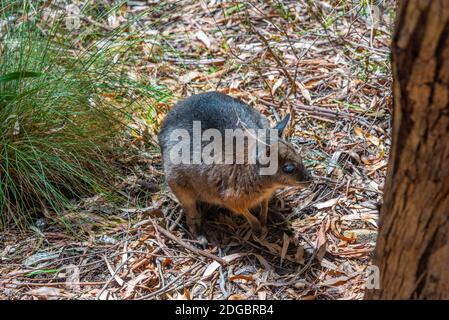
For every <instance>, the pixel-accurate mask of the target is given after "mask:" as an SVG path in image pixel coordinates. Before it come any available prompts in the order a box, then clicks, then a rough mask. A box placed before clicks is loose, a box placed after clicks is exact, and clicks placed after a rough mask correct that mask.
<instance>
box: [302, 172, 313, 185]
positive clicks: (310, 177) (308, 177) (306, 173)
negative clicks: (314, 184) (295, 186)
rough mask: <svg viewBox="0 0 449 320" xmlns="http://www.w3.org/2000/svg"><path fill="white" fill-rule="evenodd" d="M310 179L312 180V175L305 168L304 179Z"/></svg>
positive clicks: (309, 180)
mask: <svg viewBox="0 0 449 320" xmlns="http://www.w3.org/2000/svg"><path fill="white" fill-rule="evenodd" d="M312 180H313V177H312V175H311V174H310V172H309V171H308V170H306V171H305V174H304V181H306V182H311V181H312Z"/></svg>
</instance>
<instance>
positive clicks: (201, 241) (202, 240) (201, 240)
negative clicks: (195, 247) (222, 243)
mask: <svg viewBox="0 0 449 320" xmlns="http://www.w3.org/2000/svg"><path fill="white" fill-rule="evenodd" d="M196 240H198V243H199V245H200V246H201V247H202V248H203V249H206V248H207V245H208V244H209V243H208V242H207V239H206V237H205V236H203V235H198V236H197V237H196Z"/></svg>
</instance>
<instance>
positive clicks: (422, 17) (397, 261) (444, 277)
mask: <svg viewBox="0 0 449 320" xmlns="http://www.w3.org/2000/svg"><path fill="white" fill-rule="evenodd" d="M392 63H393V94H394V111H393V134H392V135H393V146H392V153H391V156H390V162H389V167H388V177H387V182H386V186H385V195H384V204H383V206H382V211H381V218H380V232H379V238H378V243H377V247H376V259H375V264H376V265H377V266H378V267H379V268H380V290H370V291H367V294H366V296H365V297H366V298H368V299H449V241H448V240H449V219H448V218H449V1H447V0H413V1H407V0H404V1H401V2H400V4H399V7H398V17H397V20H396V29H395V35H394V39H393V45H392Z"/></svg>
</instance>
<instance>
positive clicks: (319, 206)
mask: <svg viewBox="0 0 449 320" xmlns="http://www.w3.org/2000/svg"><path fill="white" fill-rule="evenodd" d="M338 200H339V198H334V199H330V200H327V201H324V202H320V203H315V204H314V205H313V206H314V207H315V208H317V209H318V210H321V209H326V208H331V207H333V206H335V205H336V204H337V203H338Z"/></svg>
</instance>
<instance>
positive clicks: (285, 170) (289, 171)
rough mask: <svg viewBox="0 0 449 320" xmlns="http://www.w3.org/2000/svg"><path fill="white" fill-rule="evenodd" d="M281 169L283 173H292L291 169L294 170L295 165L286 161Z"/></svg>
mask: <svg viewBox="0 0 449 320" xmlns="http://www.w3.org/2000/svg"><path fill="white" fill-rule="evenodd" d="M282 170H283V171H284V172H285V173H293V171H295V166H294V165H293V164H292V163H287V164H286V165H284V167H283V168H282Z"/></svg>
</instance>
